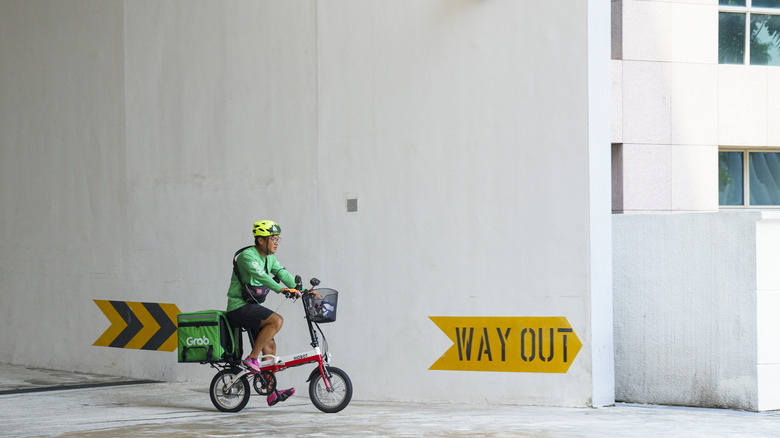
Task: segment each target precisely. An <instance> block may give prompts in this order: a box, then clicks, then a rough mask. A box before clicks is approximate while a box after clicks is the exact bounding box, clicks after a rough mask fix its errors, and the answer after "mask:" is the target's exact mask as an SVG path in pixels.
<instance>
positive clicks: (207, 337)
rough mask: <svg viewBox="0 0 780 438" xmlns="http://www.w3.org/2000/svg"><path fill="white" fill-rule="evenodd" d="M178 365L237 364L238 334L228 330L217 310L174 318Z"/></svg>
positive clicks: (238, 357)
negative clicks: (188, 363)
mask: <svg viewBox="0 0 780 438" xmlns="http://www.w3.org/2000/svg"><path fill="white" fill-rule="evenodd" d="M176 319H177V322H178V326H179V328H178V337H179V362H180V363H186V362H199V363H203V362H232V361H239V360H241V354H242V352H241V332H240V330H241V329H240V328H238V327H235V328H234V327H231V325H230V323H228V320H227V315H226V314H225V312H223V311H221V310H203V311H200V312H192V313H179V314H178V315H177V318H176Z"/></svg>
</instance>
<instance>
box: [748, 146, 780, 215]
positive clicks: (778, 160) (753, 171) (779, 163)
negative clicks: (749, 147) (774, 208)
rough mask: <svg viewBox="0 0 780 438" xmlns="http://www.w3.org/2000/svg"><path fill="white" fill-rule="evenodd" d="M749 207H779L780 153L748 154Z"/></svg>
mask: <svg viewBox="0 0 780 438" xmlns="http://www.w3.org/2000/svg"><path fill="white" fill-rule="evenodd" d="M750 205H780V153H777V152H751V153H750Z"/></svg>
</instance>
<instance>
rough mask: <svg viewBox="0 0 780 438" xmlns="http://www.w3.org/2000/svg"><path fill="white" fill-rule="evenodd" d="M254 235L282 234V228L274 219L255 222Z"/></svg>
mask: <svg viewBox="0 0 780 438" xmlns="http://www.w3.org/2000/svg"><path fill="white" fill-rule="evenodd" d="M253 225H254V228H252V235H254V236H255V237H268V236H275V235H278V234H282V228H281V227H280V226H279V224H277V223H276V222H274V221H259V222H255V223H254V224H253Z"/></svg>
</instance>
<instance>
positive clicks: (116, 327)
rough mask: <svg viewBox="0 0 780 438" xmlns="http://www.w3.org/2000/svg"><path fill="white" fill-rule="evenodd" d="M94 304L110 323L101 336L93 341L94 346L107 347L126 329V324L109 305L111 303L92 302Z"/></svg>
mask: <svg viewBox="0 0 780 438" xmlns="http://www.w3.org/2000/svg"><path fill="white" fill-rule="evenodd" d="M94 301H95V304H97V306H98V307H99V308H100V311H101V312H103V314H104V315H106V318H108V321H109V322H111V326H110V327H109V328H108V329H107V330H106V331H105V332H103V334H102V335H100V337H99V338H98V339H97V341H95V343H94V344H92V345H95V346H98V347H108V346H109V345H111V342H113V341H114V339H116V337H117V336H119V334H120V333H122V331H123V330H124V329H125V328H127V323H126V322H125V320H124V319H123V318H122V317H121V316H120V315H119V313H117V311H116V309H114V306H112V305H111V303H110V302H109V301H108V300H94Z"/></svg>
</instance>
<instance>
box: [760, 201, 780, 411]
mask: <svg viewBox="0 0 780 438" xmlns="http://www.w3.org/2000/svg"><path fill="white" fill-rule="evenodd" d="M778 260H780V214H778V212H763V213H762V215H761V220H759V221H758V223H757V224H756V307H757V312H756V327H757V331H758V333H757V335H758V337H757V345H756V349H757V356H758V357H757V359H758V365H757V368H758V409H759V410H770V409H780V348H778V343H777V340H778V339H780V319H779V318H778V317H777V315H778V314H780V270H778V269H777V264H778Z"/></svg>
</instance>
